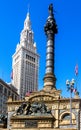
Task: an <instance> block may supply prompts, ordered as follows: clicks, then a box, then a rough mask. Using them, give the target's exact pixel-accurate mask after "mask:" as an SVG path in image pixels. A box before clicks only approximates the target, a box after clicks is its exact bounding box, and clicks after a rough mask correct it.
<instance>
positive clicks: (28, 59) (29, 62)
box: [12, 12, 39, 98]
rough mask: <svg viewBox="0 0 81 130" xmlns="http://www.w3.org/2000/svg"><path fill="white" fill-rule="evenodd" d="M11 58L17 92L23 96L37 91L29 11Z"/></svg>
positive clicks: (36, 56)
mask: <svg viewBox="0 0 81 130" xmlns="http://www.w3.org/2000/svg"><path fill="white" fill-rule="evenodd" d="M12 58H13V63H12V68H13V76H12V78H13V80H12V84H13V85H14V86H15V87H17V89H18V94H20V97H21V98H23V97H24V96H25V94H26V92H29V91H37V89H38V69H39V55H38V54H37V48H36V43H35V42H34V33H33V31H32V29H31V21H30V14H29V12H28V13H27V17H26V19H25V21H24V28H23V30H22V31H21V35H20V43H18V44H17V47H16V52H15V53H14V55H13V56H12Z"/></svg>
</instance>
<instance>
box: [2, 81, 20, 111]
mask: <svg viewBox="0 0 81 130" xmlns="http://www.w3.org/2000/svg"><path fill="white" fill-rule="evenodd" d="M9 96H11V97H12V99H13V100H18V94H17V89H16V88H15V87H13V86H12V85H11V84H8V83H5V82H4V81H3V80H2V79H0V113H7V100H8V98H9Z"/></svg>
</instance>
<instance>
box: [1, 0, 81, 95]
mask: <svg viewBox="0 0 81 130" xmlns="http://www.w3.org/2000/svg"><path fill="white" fill-rule="evenodd" d="M50 3H53V7H54V14H55V19H56V23H57V26H58V34H56V36H55V72H54V73H55V75H56V78H57V82H56V88H57V89H59V90H61V91H62V93H61V95H62V96H63V97H69V96H70V93H69V92H67V87H66V80H67V79H69V80H70V81H71V79H73V78H74V79H75V80H76V76H75V72H74V71H75V66H76V64H78V76H77V89H78V91H79V92H80V97H81V0H41V1H39V0H1V1H0V78H1V79H3V80H4V81H5V82H10V81H11V79H10V74H11V71H12V55H13V54H14V52H15V49H16V45H17V43H18V42H19V41H20V33H21V31H22V29H23V26H24V20H25V18H26V15H27V12H28V7H29V12H30V19H31V23H32V30H33V31H34V41H35V42H36V45H37V52H38V54H39V55H40V62H39V81H38V82H39V90H40V89H42V88H43V84H44V82H43V78H44V75H45V61H46V42H47V39H46V35H45V33H44V25H45V23H46V19H47V17H48V6H49V4H50ZM75 87H76V82H75Z"/></svg>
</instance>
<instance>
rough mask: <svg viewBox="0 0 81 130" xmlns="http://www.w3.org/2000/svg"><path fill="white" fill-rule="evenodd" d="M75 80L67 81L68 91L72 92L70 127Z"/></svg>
mask: <svg viewBox="0 0 81 130" xmlns="http://www.w3.org/2000/svg"><path fill="white" fill-rule="evenodd" d="M74 84H75V80H74V79H72V80H71V81H69V80H66V86H67V89H68V90H69V91H70V125H72V92H73V90H74Z"/></svg>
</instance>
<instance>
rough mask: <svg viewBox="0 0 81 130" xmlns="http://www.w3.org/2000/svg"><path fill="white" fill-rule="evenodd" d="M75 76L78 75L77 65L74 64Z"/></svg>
mask: <svg viewBox="0 0 81 130" xmlns="http://www.w3.org/2000/svg"><path fill="white" fill-rule="evenodd" d="M75 75H76V76H77V75H78V64H76V66H75Z"/></svg>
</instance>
